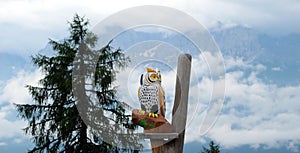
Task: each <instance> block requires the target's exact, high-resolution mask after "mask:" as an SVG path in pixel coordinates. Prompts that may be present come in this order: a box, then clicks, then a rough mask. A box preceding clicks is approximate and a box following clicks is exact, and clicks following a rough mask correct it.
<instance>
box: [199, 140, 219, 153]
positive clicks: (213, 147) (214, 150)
mask: <svg viewBox="0 0 300 153" xmlns="http://www.w3.org/2000/svg"><path fill="white" fill-rule="evenodd" d="M219 149H220V147H219V145H217V144H215V143H214V141H210V143H209V148H206V147H203V149H202V151H201V153H220V150H219Z"/></svg>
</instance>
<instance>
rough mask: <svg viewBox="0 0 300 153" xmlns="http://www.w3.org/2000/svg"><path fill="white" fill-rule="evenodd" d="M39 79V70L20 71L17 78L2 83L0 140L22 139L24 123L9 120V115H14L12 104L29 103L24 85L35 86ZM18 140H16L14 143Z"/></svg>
mask: <svg viewBox="0 0 300 153" xmlns="http://www.w3.org/2000/svg"><path fill="white" fill-rule="evenodd" d="M40 78H41V73H40V71H39V70H36V71H34V72H25V71H23V70H22V71H20V72H19V73H18V75H17V76H14V77H12V78H11V79H9V80H8V81H7V82H6V83H3V84H2V86H1V91H0V104H3V106H1V107H0V125H3V126H0V131H1V132H0V138H14V137H20V139H21V138H24V133H23V131H22V130H21V129H22V128H24V127H25V126H26V122H25V121H23V120H21V119H10V118H9V115H17V114H14V112H15V109H16V108H15V106H14V105H13V104H14V103H18V104H24V103H31V98H30V96H29V93H28V90H27V89H26V88H25V85H37V81H38V80H39V79H40ZM17 142H19V140H16V143H17Z"/></svg>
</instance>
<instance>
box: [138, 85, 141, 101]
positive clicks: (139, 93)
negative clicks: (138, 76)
mask: <svg viewBox="0 0 300 153" xmlns="http://www.w3.org/2000/svg"><path fill="white" fill-rule="evenodd" d="M140 96H141V87H139V88H138V98H139V99H140Z"/></svg>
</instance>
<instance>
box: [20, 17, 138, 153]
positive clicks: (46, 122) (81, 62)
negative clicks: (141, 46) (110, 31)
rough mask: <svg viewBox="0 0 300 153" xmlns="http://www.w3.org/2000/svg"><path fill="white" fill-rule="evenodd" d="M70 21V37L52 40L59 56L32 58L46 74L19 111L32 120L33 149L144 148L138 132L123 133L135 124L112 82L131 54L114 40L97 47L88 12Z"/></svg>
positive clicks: (51, 42)
mask: <svg viewBox="0 0 300 153" xmlns="http://www.w3.org/2000/svg"><path fill="white" fill-rule="evenodd" d="M69 25H70V29H69V30H70V36H69V37H68V38H66V39H64V40H63V41H54V40H50V41H49V43H50V44H51V45H52V47H53V50H54V51H56V54H55V55H54V56H47V55H41V54H38V55H36V56H34V57H32V61H33V63H34V64H35V65H37V66H38V67H39V68H40V69H41V71H42V72H43V74H44V77H43V78H42V79H41V80H40V81H39V86H30V85H28V86H27V88H28V90H29V92H30V94H31V96H32V98H33V101H34V103H33V104H16V107H17V111H18V112H19V116H20V117H21V118H23V119H25V120H27V121H28V126H27V127H26V128H25V129H24V131H25V133H26V134H29V135H31V136H32V140H33V142H34V144H35V147H34V148H32V149H31V150H29V152H72V153H73V152H119V151H121V150H122V151H126V150H127V151H133V149H134V148H139V147H141V145H139V144H138V143H137V140H136V139H135V138H134V137H133V136H128V135H125V136H124V135H122V134H118V132H120V131H121V130H122V129H124V127H126V128H125V129H127V131H129V134H130V130H128V129H134V128H135V126H134V125H132V124H131V123H130V122H129V117H130V116H129V115H126V114H125V108H124V105H122V103H121V102H120V101H118V100H117V98H116V88H115V87H114V86H113V84H112V83H113V81H114V80H115V75H116V73H117V72H118V70H120V69H122V68H125V67H126V65H127V63H128V62H129V59H128V58H127V57H126V56H125V55H124V54H123V53H122V50H121V49H114V48H113V47H111V45H110V43H111V42H109V43H108V44H107V45H106V46H104V47H103V48H101V49H100V50H97V49H93V48H95V45H96V42H97V37H96V36H95V35H94V34H93V33H91V32H89V31H88V28H87V26H88V21H87V20H85V19H84V18H83V17H80V16H78V15H77V14H76V15H75V16H74V18H73V21H72V22H70V23H69ZM123 132H124V131H123ZM103 140H106V141H103ZM107 140H109V141H107ZM122 147H124V148H125V147H126V148H130V149H122Z"/></svg>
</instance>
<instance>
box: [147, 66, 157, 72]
mask: <svg viewBox="0 0 300 153" xmlns="http://www.w3.org/2000/svg"><path fill="white" fill-rule="evenodd" d="M147 72H155V70H153V69H151V68H149V67H148V68H147Z"/></svg>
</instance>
